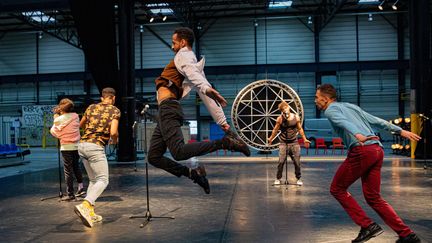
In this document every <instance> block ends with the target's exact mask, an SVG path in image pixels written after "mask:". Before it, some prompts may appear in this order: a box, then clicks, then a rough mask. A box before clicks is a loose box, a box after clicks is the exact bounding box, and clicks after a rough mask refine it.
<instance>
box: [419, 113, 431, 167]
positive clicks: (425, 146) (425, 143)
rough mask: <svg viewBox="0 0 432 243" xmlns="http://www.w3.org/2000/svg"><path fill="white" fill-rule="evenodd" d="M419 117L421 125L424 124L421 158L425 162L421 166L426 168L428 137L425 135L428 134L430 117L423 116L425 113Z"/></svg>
mask: <svg viewBox="0 0 432 243" xmlns="http://www.w3.org/2000/svg"><path fill="white" fill-rule="evenodd" d="M420 118H421V119H422V121H423V124H424V125H423V126H424V128H423V131H424V132H423V134H424V136H423V159H424V160H425V163H424V165H423V168H424V169H425V170H426V169H427V167H428V158H427V152H426V151H427V140H428V138H427V136H428V126H429V122H430V118H429V117H427V116H425V115H423V114H422V115H421V116H420Z"/></svg>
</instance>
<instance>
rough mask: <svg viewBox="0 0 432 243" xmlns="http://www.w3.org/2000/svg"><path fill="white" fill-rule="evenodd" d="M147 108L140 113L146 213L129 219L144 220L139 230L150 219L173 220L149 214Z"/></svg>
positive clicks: (171, 217) (169, 217) (168, 217)
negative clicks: (142, 117) (141, 116)
mask: <svg viewBox="0 0 432 243" xmlns="http://www.w3.org/2000/svg"><path fill="white" fill-rule="evenodd" d="M147 109H148V108H147V107H144V109H143V111H142V112H141V115H144V153H145V158H147V160H146V163H145V171H146V194H147V197H146V199H147V211H146V212H145V214H144V215H132V216H130V217H129V218H130V219H138V218H144V219H145V222H143V223H142V224H141V225H140V228H143V227H144V226H146V225H147V224H148V223H150V221H151V219H152V218H158V219H175V218H174V216H153V215H152V214H151V212H150V196H149V183H148V157H147Z"/></svg>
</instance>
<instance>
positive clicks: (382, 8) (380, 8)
mask: <svg viewBox="0 0 432 243" xmlns="http://www.w3.org/2000/svg"><path fill="white" fill-rule="evenodd" d="M384 2H385V0H383V1H382V2H381V3H380V5H378V9H379V10H381V11H382V10H384V7H383V5H384Z"/></svg>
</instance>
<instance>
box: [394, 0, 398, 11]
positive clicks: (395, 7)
mask: <svg viewBox="0 0 432 243" xmlns="http://www.w3.org/2000/svg"><path fill="white" fill-rule="evenodd" d="M398 2H399V0H396V2H394V3H393V5H392V9H393V10H397V9H398V8H397V6H396V4H397V3H398Z"/></svg>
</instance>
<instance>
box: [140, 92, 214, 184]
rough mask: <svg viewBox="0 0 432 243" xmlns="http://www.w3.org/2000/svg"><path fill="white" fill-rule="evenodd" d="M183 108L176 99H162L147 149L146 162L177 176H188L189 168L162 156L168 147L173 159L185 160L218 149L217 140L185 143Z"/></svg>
mask: <svg viewBox="0 0 432 243" xmlns="http://www.w3.org/2000/svg"><path fill="white" fill-rule="evenodd" d="M182 125H183V110H182V108H181V105H180V103H179V102H178V101H177V100H171V99H168V100H164V101H162V102H161V104H160V105H159V117H158V119H157V125H156V128H155V130H154V131H153V135H152V138H151V141H150V148H149V150H148V158H147V159H148V162H149V163H150V164H152V165H153V166H155V167H157V168H160V169H163V170H165V171H167V172H169V173H171V174H173V175H175V176H177V177H180V176H187V177H189V176H190V175H189V168H188V167H187V166H184V165H182V164H180V163H177V162H176V161H174V160H172V159H170V158H167V157H165V156H164V153H165V152H166V149H167V148H168V149H169V151H170V153H171V155H172V157H173V158H174V159H175V160H186V159H189V158H192V157H194V156H200V155H204V154H207V153H210V152H213V151H215V150H217V149H218V147H220V146H218V145H217V141H209V142H196V143H190V144H185V141H184V137H183V133H182V131H181V126H182Z"/></svg>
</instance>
